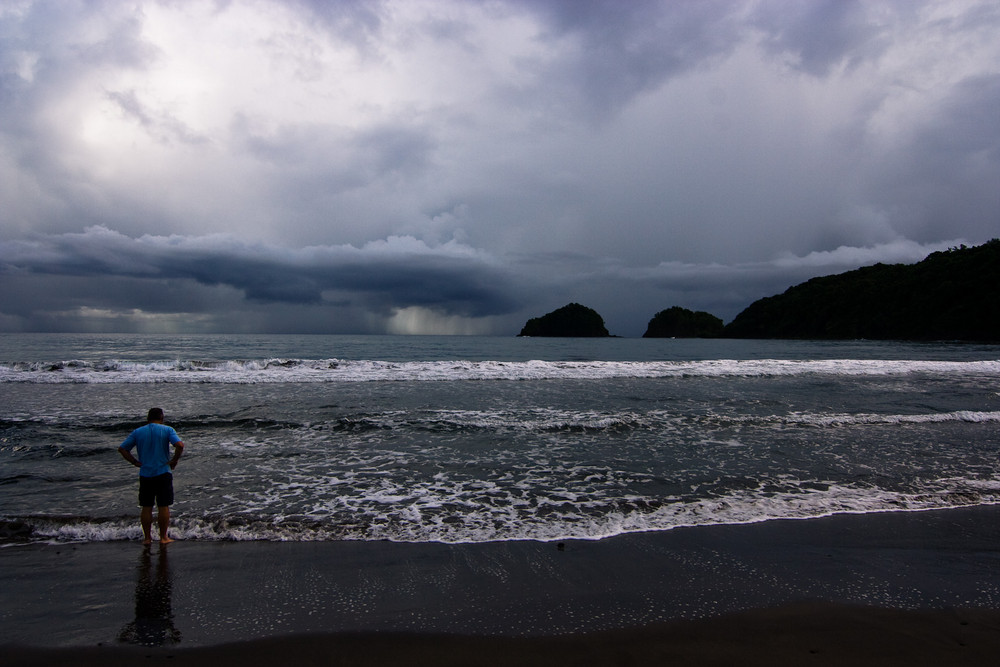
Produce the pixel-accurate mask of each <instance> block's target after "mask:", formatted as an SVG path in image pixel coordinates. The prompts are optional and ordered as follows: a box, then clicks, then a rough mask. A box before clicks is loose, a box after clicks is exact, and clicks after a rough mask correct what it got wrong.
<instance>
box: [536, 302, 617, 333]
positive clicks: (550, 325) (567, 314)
mask: <svg viewBox="0 0 1000 667" xmlns="http://www.w3.org/2000/svg"><path fill="white" fill-rule="evenodd" d="M518 336H549V337H553V336H562V337H577V338H600V337H607V336H610V334H609V333H608V330H607V328H605V326H604V318H603V317H601V316H600V315H599V314H598V313H597V311H596V310H594V309H593V308H587V307H586V306H581V305H580V304H578V303H571V304H568V305H565V306H563V307H562V308H559V309H556V310H553V311H552V312H551V313H549V314H547V315H542V316H541V317H533V318H531V319H530V320H528V321H527V323H525V325H524V328H522V329H521V333H519V334H518Z"/></svg>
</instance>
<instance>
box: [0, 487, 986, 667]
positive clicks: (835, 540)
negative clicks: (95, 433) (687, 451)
mask: <svg viewBox="0 0 1000 667" xmlns="http://www.w3.org/2000/svg"><path fill="white" fill-rule="evenodd" d="M0 576H2V577H3V581H4V584H5V586H4V587H5V591H4V595H3V596H2V599H0V622H2V627H3V628H4V633H3V638H2V640H0V642H4V645H3V646H2V647H0V663H2V664H4V665H31V664H39V665H41V664H61V663H64V662H66V661H72V662H73V663H75V664H82V665H89V664H102V665H116V664H135V661H136V660H137V658H139V657H141V658H142V659H143V664H150V663H152V662H159V661H164V662H166V661H169V662H170V663H171V664H185V665H199V664H208V662H210V661H212V662H216V663H217V662H218V661H219V660H224V661H225V662H226V663H229V662H237V661H238V664H242V665H256V664H265V663H267V664H274V661H276V660H280V661H281V662H285V661H288V662H290V663H292V664H299V665H302V664H305V665H312V664H344V665H368V664H382V665H384V664H410V665H413V664H436V665H449V664H456V665H458V664H462V665H508V664H509V665H513V664H546V665H552V664H588V665H589V664H594V665H596V664H665V663H668V662H675V663H677V664H765V663H766V664H799V663H802V664H845V663H848V662H852V663H855V664H906V665H922V664H937V665H940V664H993V663H994V662H995V659H996V656H997V655H1000V508H997V507H978V508H963V509H954V510H944V511H934V512H919V513H894V514H877V515H864V516H850V515H846V516H835V517H828V518H825V519H814V520H808V521H773V522H765V523H760V524H752V525H745V526H719V527H711V528H690V529H688V528H683V529H676V530H673V531H669V532H664V533H644V534H637V535H628V536H622V537H617V538H613V539H608V540H602V541H596V542H579V541H572V542H565V543H562V544H554V543H536V542H511V543H499V544H479V545H443V544H393V543H384V542H381V543H379V542H323V543H261V542H244V543H240V542H227V543H219V542H198V541H183V542H175V543H173V544H170V545H168V546H165V547H159V546H157V545H154V546H153V547H152V548H149V549H145V548H143V547H142V546H141V545H139V544H132V543H117V542H116V543H97V544H80V545H58V546H56V545H21V546H8V547H5V548H3V549H0Z"/></svg>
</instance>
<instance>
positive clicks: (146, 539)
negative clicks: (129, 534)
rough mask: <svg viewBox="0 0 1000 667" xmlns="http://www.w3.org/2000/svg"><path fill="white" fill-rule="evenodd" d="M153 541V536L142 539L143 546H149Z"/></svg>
mask: <svg viewBox="0 0 1000 667" xmlns="http://www.w3.org/2000/svg"><path fill="white" fill-rule="evenodd" d="M152 543H153V538H152V537H146V538H143V540H142V544H143V546H147V547H148V546H149V545H150V544H152Z"/></svg>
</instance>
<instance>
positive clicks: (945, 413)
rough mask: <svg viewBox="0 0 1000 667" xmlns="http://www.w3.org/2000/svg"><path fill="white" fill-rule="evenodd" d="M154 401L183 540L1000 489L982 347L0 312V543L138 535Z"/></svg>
mask: <svg viewBox="0 0 1000 667" xmlns="http://www.w3.org/2000/svg"><path fill="white" fill-rule="evenodd" d="M153 406H159V407H162V408H163V409H164V410H165V411H166V414H167V417H166V421H167V423H168V424H170V425H172V426H174V427H175V428H176V429H177V431H178V433H179V434H180V435H181V437H182V439H183V440H184V442H185V444H186V445H187V446H186V448H185V453H184V457H183V459H182V460H181V462H180V465H179V466H178V467H177V470H176V471H175V477H174V479H175V482H174V483H175V489H176V493H177V501H176V504H175V505H174V507H173V527H172V531H171V533H172V536H173V537H176V538H180V539H184V540H205V541H231V540H258V541H294V542H309V541H331V540H354V541H381V540H389V541H394V542H441V543H450V544H462V543H487V542H504V541H514V540H534V541H542V542H554V541H563V540H600V539H603V538H607V537H612V536H616V535H622V534H626V533H638V532H644V531H666V530H671V529H673V528H677V527H680V526H707V525H717V524H741V523H752V522H760V521H767V520H772V519H810V518H816V517H824V516H828V515H831V514H839V513H856V514H863V513H874V512H904V511H918V510H929V509H940V508H949V507H959V506H971V505H989V504H996V503H997V502H998V501H1000V474H998V470H997V468H998V451H997V450H998V445H1000V346H989V345H973V344H949V343H936V344H910V343H892V342H870V341H848V342H813V341H748V340H672V339H625V338H605V339H537V338H516V337H509V338H500V337H451V336H413V337H410V336H290V335H281V336H267V335H69V334H4V335H0V545H2V546H6V547H10V546H16V545H21V544H37V543H53V544H63V543H81V542H83V543H87V542H108V541H121V540H137V539H139V537H140V529H139V526H138V521H137V514H138V511H137V507H136V489H137V479H136V478H137V475H136V470H135V469H134V468H132V467H131V466H129V465H128V464H127V463H125V462H124V461H123V460H122V459H121V457H120V456H119V454H118V452H117V446H118V444H119V443H121V441H122V440H123V439H124V438H125V436H126V435H127V434H128V433H129V432H130V431H131V430H132V429H133V428H135V427H137V426H139V425H141V424H142V423H143V422H144V419H145V413H146V410H147V409H148V408H149V407H153Z"/></svg>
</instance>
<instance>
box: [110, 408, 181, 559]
mask: <svg viewBox="0 0 1000 667" xmlns="http://www.w3.org/2000/svg"><path fill="white" fill-rule="evenodd" d="M171 445H173V447H174V456H173V458H171V457H170V446H171ZM133 448H136V453H137V454H138V455H139V458H136V457H135V456H133V455H132V449H133ZM118 451H119V452H121V455H122V458H124V459H125V460H126V461H128V462H129V463H131V464H132V465H134V466H135V467H137V468H139V505H140V506H141V507H142V513H141V514H140V515H139V520H140V523H142V536H143V544H152V542H153V536H152V528H153V505H154V504H155V505H156V508H157V517H156V524H157V527H158V528H159V529H160V544H169V543H170V542H173V540H171V539H170V538H169V537H168V536H167V529H168V528H169V527H170V506H171V505H172V504H173V502H174V476H173V474H172V473H171V472H170V471H171V470H173V469H174V468H176V467H177V462H178V461H179V460H180V458H181V454H183V453H184V443H183V442H181V439H180V436H178V435H177V431H175V430H174V429H172V428H170V427H169V426H166V425H165V424H164V423H163V410H162V409H160V408H150V409H149V413H148V414H147V415H146V425H145V426H141V427H139V428H137V429H136V430H134V431H132V432H131V433H129V436H128V437H127V438H125V441H124V442H122V444H121V445H119V446H118Z"/></svg>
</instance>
